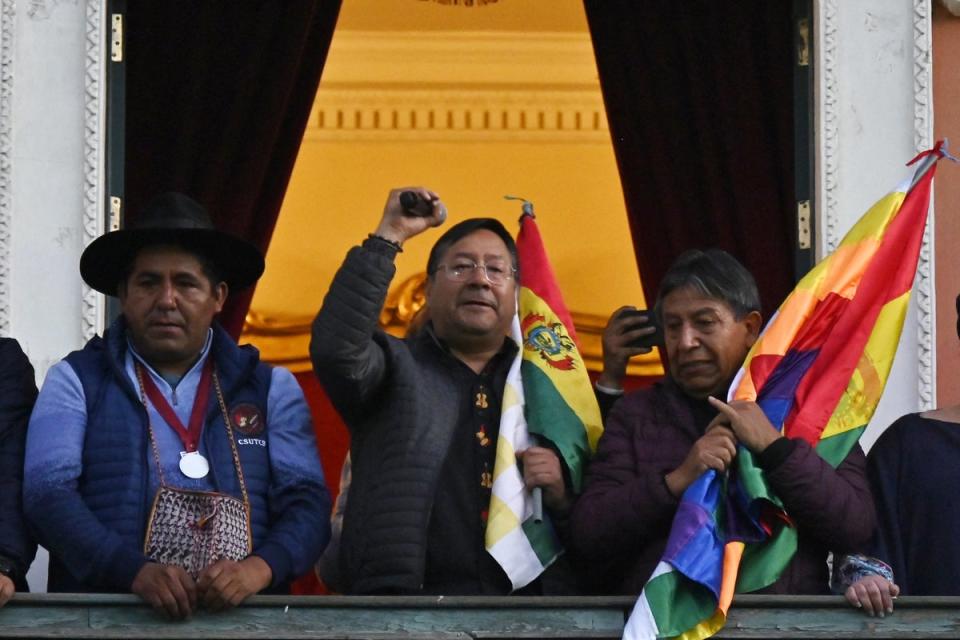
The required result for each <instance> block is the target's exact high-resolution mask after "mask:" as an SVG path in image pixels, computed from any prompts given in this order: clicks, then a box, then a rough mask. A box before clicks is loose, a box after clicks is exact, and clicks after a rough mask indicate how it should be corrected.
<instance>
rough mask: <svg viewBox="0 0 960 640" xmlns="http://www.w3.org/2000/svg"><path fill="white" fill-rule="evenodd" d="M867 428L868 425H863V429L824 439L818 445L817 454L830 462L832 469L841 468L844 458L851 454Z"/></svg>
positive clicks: (851, 430) (859, 428) (858, 428)
mask: <svg viewBox="0 0 960 640" xmlns="http://www.w3.org/2000/svg"><path fill="white" fill-rule="evenodd" d="M866 426H867V425H863V426H862V427H857V428H856V429H850V430H848V431H844V432H843V433H838V434H837V435H835V436H830V437H829V438H824V439H823V440H821V441H820V442H818V443H817V447H816V451H817V453H818V454H819V455H820V457H821V458H823V459H824V460H826V461H827V462H829V463H830V466H831V467H833V468H834V469H836V468H837V467H839V466H840V463H841V462H843V460H844V458H846V457H847V454H848V453H850V450H851V449H853V447H854V445H856V444H857V441H858V440H859V439H860V436H861V435H863V430H864V429H865V428H866Z"/></svg>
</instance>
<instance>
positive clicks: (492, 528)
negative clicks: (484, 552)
mask: <svg viewBox="0 0 960 640" xmlns="http://www.w3.org/2000/svg"><path fill="white" fill-rule="evenodd" d="M519 527H520V519H519V518H517V516H516V515H515V514H514V513H513V511H512V510H511V509H510V507H509V506H507V503H505V502H504V501H503V500H501V499H500V498H499V497H497V496H491V498H490V516H489V517H488V519H487V531H486V534H485V536H484V538H485V544H486V547H487V548H488V549H489V548H490V547H492V546H494V545H495V544H497V543H498V542H500V540H501V539H502V538H503V537H504V536H506V535H507V534H508V533H510V532H511V531H513V530H514V529H517V528H519Z"/></svg>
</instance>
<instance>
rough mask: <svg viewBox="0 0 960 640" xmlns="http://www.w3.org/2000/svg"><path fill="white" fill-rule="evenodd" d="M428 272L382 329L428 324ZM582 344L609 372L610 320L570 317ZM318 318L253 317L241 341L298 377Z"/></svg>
mask: <svg viewBox="0 0 960 640" xmlns="http://www.w3.org/2000/svg"><path fill="white" fill-rule="evenodd" d="M425 283H426V274H425V273H419V274H417V275H414V276H411V277H409V278H407V279H406V280H404V281H403V282H400V283H399V284H397V285H395V286H394V287H393V288H391V290H390V292H389V293H388V294H387V299H386V302H385V303H384V305H383V310H382V311H381V312H380V326H381V327H382V328H383V329H384V330H385V331H386V332H387V333H389V334H391V335H394V336H397V337H401V336H404V335H406V333H407V332H408V331H409V330H410V326H411V323H413V322H420V321H423V320H424V318H423V316H422V315H421V314H419V312H420V310H421V309H422V308H423V305H424V303H425V302H426V297H425V292H424V290H425ZM570 315H571V316H572V317H573V324H574V327H575V328H576V331H577V337H578V338H579V340H580V346H581V352H580V353H581V356H583V360H584V363H585V364H586V366H587V370H588V371H595V372H600V371H602V370H603V345H602V338H603V329H604V327H605V326H606V323H607V318H606V317H605V316H599V315H594V314H588V313H577V312H575V311H573V312H571V314H570ZM312 322H313V316H298V317H292V316H291V317H279V316H277V317H269V316H265V315H263V314H260V313H255V312H250V313H248V314H247V318H246V322H245V324H244V328H243V335H242V336H241V342H251V343H253V344H255V345H256V346H257V348H258V349H259V350H260V356H261V358H263V359H264V360H265V361H267V362H269V363H271V364H274V365H278V366H282V367H286V368H288V369H290V370H291V371H295V372H297V373H300V372H303V371H310V370H311V369H312V365H311V363H310V325H311V324H312ZM627 375H631V376H642V377H653V376H661V375H663V367H662V365H661V364H660V356H659V354H658V353H657V351H656V350H654V351H653V352H652V353H648V354H646V355H643V356H639V357H637V358H634V359H633V360H632V361H631V362H630V365H629V366H628V367H627Z"/></svg>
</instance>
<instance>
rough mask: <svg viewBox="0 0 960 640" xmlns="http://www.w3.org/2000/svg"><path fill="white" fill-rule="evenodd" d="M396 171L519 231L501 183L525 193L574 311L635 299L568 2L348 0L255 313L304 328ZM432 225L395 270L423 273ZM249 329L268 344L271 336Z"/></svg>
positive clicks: (602, 135)
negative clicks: (479, 3)
mask: <svg viewBox="0 0 960 640" xmlns="http://www.w3.org/2000/svg"><path fill="white" fill-rule="evenodd" d="M446 24H448V25H449V26H448V27H446V28H445V25H446ZM407 185H425V186H428V187H430V188H432V189H434V190H435V191H437V192H438V193H439V194H440V195H441V197H442V198H443V200H444V201H445V202H446V204H447V207H448V210H449V212H450V218H449V220H450V222H456V221H458V220H461V219H463V218H466V217H473V216H492V217H496V218H498V219H500V220H501V221H502V222H504V224H505V225H506V226H507V228H508V229H516V228H517V218H518V216H519V213H520V205H519V203H517V202H508V201H506V200H504V199H503V196H504V195H506V194H511V195H518V196H522V197H525V198H527V199H529V200H531V201H533V202H534V204H535V207H536V212H537V216H538V217H537V220H538V223H539V226H540V230H541V232H542V234H543V236H544V241H545V243H546V246H547V250H548V252H549V254H550V257H551V260H552V262H553V265H554V269H555V271H556V275H557V278H558V280H559V284H560V286H561V288H562V290H563V292H564V296H565V299H566V302H567V306H568V307H569V308H570V310H571V312H573V313H575V314H580V315H581V316H582V317H584V316H595V317H596V318H594V320H593V321H592V322H593V324H594V325H596V324H600V326H601V327H602V322H603V321H604V320H605V319H606V317H607V316H608V315H609V314H610V313H611V312H612V311H613V310H614V309H615V308H617V307H619V306H620V305H622V304H634V305H637V306H643V305H644V301H643V294H642V291H641V287H640V279H639V276H638V273H637V266H636V260H635V258H634V253H633V246H632V241H631V238H630V232H629V229H628V227H627V218H626V213H625V210H624V204H623V197H622V191H621V188H620V182H619V177H618V173H617V168H616V162H615V159H614V155H613V149H612V146H611V144H610V139H609V132H608V130H607V125H606V118H605V115H604V110H603V102H602V97H601V95H600V88H599V83H598V80H597V73H596V67H595V64H594V61H593V53H592V46H591V44H590V39H589V34H588V33H587V30H586V22H585V18H584V15H583V8H582V5H581V4H580V2H579V1H578V0H556V1H553V0H551V1H550V2H545V1H542V0H537V1H527V2H513V1H509V2H508V1H504V2H500V3H496V4H491V5H486V6H483V7H473V8H466V7H456V6H443V5H440V4H437V3H433V2H424V1H420V2H417V1H414V0H377V1H376V2H373V1H372V0H345V1H344V3H343V10H342V13H341V16H340V21H339V23H338V27H337V31H336V33H335V35H334V39H333V42H332V45H331V50H330V54H329V57H328V60H327V65H326V68H325V69H324V75H323V79H322V82H321V86H320V90H319V91H318V94H317V99H316V103H315V107H314V112H313V114H312V116H311V119H310V122H309V124H308V126H307V131H306V134H305V136H304V141H303V144H302V147H301V149H300V154H299V156H298V158H297V164H296V167H295V169H294V172H293V175H292V178H291V181H290V186H289V188H288V191H287V195H286V198H285V201H284V204H283V208H282V210H281V213H280V218H279V220H278V224H277V228H276V231H275V234H274V237H273V241H272V243H271V246H270V249H269V252H268V255H267V270H266V273H265V275H264V277H263V279H262V280H261V281H260V284H259V286H258V288H257V291H256V296H255V297H254V300H253V305H252V309H251V311H252V314H251V320H252V321H253V324H257V323H258V322H259V323H261V327H260V328H261V329H262V328H263V326H262V325H263V323H266V324H269V325H272V326H277V325H280V326H283V325H290V324H294V325H297V326H298V327H299V329H298V330H299V331H300V332H301V334H302V332H303V330H304V329H305V323H306V322H307V321H308V320H309V318H310V317H312V315H313V314H314V313H316V310H317V308H318V307H319V306H320V303H321V301H322V299H323V295H324V294H325V292H326V290H327V288H328V286H329V282H330V279H331V278H332V276H333V273H334V272H335V270H336V269H337V267H338V266H339V264H340V263H341V261H342V259H343V256H344V254H345V253H346V251H347V250H348V249H349V248H350V247H351V246H353V245H355V244H358V243H359V242H360V241H361V240H362V239H363V238H364V237H365V236H366V234H367V233H369V232H371V231H373V230H374V228H375V227H376V225H377V222H378V220H379V218H380V214H381V212H382V209H383V203H384V200H385V198H386V194H387V191H388V190H389V189H390V188H392V187H397V186H407ZM441 232H442V231H441V230H431V231H430V232H428V233H426V234H424V235H423V236H422V237H419V238H416V239H414V240H412V241H410V242H408V244H407V246H406V247H404V253H403V254H402V255H401V256H400V258H399V260H398V277H397V279H396V280H395V282H400V281H402V279H405V278H406V277H408V276H411V275H414V274H416V273H418V272H422V271H423V268H424V265H425V263H426V257H427V253H428V251H429V248H430V246H431V245H432V244H433V242H434V240H435V239H436V238H437V237H438V236H439V234H440V233H441ZM594 328H596V327H594ZM245 337H246V339H248V340H250V341H252V342H254V343H255V344H258V346H260V347H261V348H262V349H263V350H264V351H265V354H264V355H265V356H266V357H267V358H268V359H269V358H270V357H271V348H272V346H271V344H270V343H268V341H265V340H264V339H263V338H262V337H261V336H259V335H257V333H256V332H255V331H248V333H247V335H246V336H245ZM304 338H305V336H303V335H301V336H300V343H299V346H297V347H296V349H298V350H301V351H302V350H303V348H304V345H305V341H304ZM288 346H289V345H288ZM287 355H289V354H287ZM304 355H305V353H304ZM648 360H649V364H651V365H652V366H653V367H654V369H653V370H651V369H650V368H649V367H648V368H647V370H645V371H644V372H643V373H644V374H647V375H649V374H651V373H652V374H654V375H655V374H656V373H657V371H656V368H657V367H658V364H657V363H656V361H655V359H648ZM634 373H638V371H634Z"/></svg>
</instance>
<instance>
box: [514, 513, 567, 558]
mask: <svg viewBox="0 0 960 640" xmlns="http://www.w3.org/2000/svg"><path fill="white" fill-rule="evenodd" d="M523 533H524V535H526V536H527V540H528V541H529V542H530V547H531V548H532V549H533V552H534V553H535V554H537V558H539V559H540V564H542V565H543V566H544V567H549V566H550V565H551V564H552V563H553V561H554V560H556V558H557V556H558V555H560V552H561V551H562V550H563V547H562V546H561V544H560V540H559V538H557V534H556V532H555V531H554V529H553V526H552V525H551V524H550V523H549V521H547V520H543V521H541V522H535V521H534V519H533V518H532V517H531V518H527V521H526V522H524V523H523Z"/></svg>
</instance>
